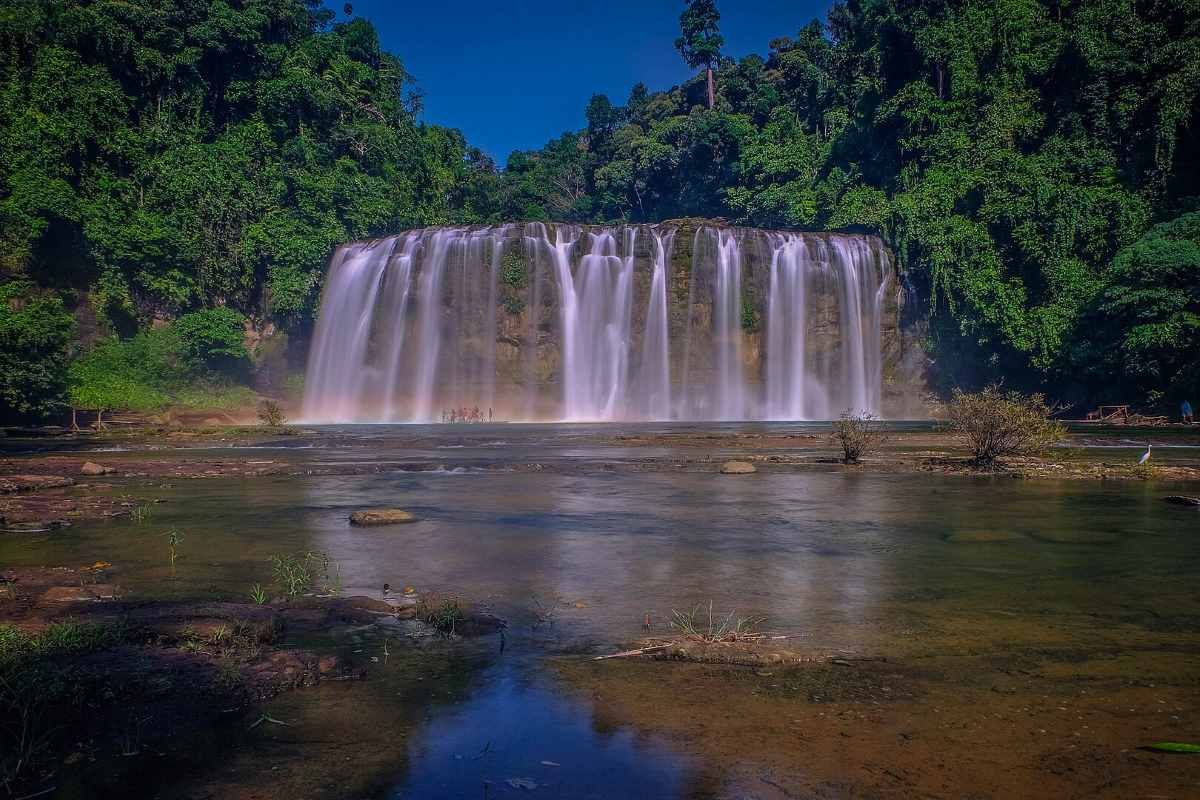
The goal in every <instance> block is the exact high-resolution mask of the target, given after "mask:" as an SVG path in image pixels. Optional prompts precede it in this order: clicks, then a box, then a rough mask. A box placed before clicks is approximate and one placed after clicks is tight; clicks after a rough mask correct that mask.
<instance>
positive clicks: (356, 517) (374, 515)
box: [350, 508, 417, 528]
mask: <svg viewBox="0 0 1200 800" xmlns="http://www.w3.org/2000/svg"><path fill="white" fill-rule="evenodd" d="M416 521H417V518H416V517H414V516H413V515H412V514H410V513H408V512H407V511H404V510H402V509H399V508H368V509H364V510H362V511H355V512H354V513H353V514H351V515H350V524H351V525H358V526H360V527H364V528H366V527H371V526H374V525H401V524H404V523H407V522H416Z"/></svg>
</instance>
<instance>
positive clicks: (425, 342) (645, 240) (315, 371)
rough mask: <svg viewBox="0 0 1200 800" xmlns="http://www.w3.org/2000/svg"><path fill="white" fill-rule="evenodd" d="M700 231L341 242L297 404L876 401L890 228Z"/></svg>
mask: <svg viewBox="0 0 1200 800" xmlns="http://www.w3.org/2000/svg"><path fill="white" fill-rule="evenodd" d="M690 228H691V226H685V225H674V224H664V225H654V226H649V225H640V226H633V225H626V226H612V227H584V226H566V225H553V224H545V223H527V224H524V225H520V224H511V225H502V226H493V227H475V228H465V227H447V228H429V229H422V230H416V231H409V232H406V233H403V234H400V235H397V236H394V237H389V238H386V239H382V240H376V241H370V242H356V243H351V244H348V245H345V246H344V247H342V248H339V250H338V252H337V253H335V254H334V257H333V259H332V260H331V262H330V270H329V276H328V278H327V280H326V286H325V290H324V295H323V298H322V303H321V311H320V316H319V317H318V321H317V326H316V329H315V332H314V338H313V343H312V347H311V350H310V355H309V368H308V372H307V375H306V389H305V396H304V409H303V417H304V419H305V420H307V421H309V422H394V421H413V422H432V421H437V420H438V419H441V418H443V416H445V415H446V414H447V413H453V414H455V415H456V416H461V414H462V413H464V412H465V413H467V414H468V415H469V416H472V417H474V416H475V415H478V417H479V418H486V417H488V415H489V414H494V416H495V417H496V418H498V419H508V420H519V419H561V420H570V421H592V420H599V421H603V420H639V419H644V420H670V419H693V420H705V419H713V420H742V419H780V420H789V419H820V418H829V417H834V416H837V415H838V414H839V413H841V412H843V411H846V410H853V411H866V412H871V413H875V414H879V413H880V412H881V411H882V408H881V401H882V392H881V386H882V380H883V364H884V359H883V350H884V334H885V329H887V330H889V331H891V330H894V328H895V325H896V321H895V318H896V314H897V312H896V302H895V301H896V296H897V295H896V290H895V288H894V287H895V285H896V282H895V281H894V279H893V269H892V266H891V258H890V255H889V254H888V252H887V250H886V249H885V248H884V247H883V246H882V244H881V243H880V242H879V240H878V239H874V238H871V237H864V236H851V235H838V234H804V233H784V232H769V231H759V230H754V229H748V228H725V227H720V226H716V225H701V226H699V227H696V228H695V230H694V232H693V231H692V230H690ZM681 229H687V234H688V235H687V237H686V238H685V239H683V240H681V241H682V244H680V245H677V234H678V233H679V231H680V230H681ZM689 245H690V252H687V250H688V247H689ZM679 247H682V248H683V252H682V253H680V252H677V251H678V248H679ZM689 259H690V270H689V269H688V266H687V265H688V260H689ZM685 284H686V285H685ZM685 303H686V304H685Z"/></svg>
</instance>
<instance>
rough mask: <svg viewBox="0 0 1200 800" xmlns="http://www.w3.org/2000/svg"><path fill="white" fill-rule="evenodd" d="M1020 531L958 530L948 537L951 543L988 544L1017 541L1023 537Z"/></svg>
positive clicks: (947, 539)
mask: <svg viewBox="0 0 1200 800" xmlns="http://www.w3.org/2000/svg"><path fill="white" fill-rule="evenodd" d="M1023 538H1025V537H1023V536H1021V535H1020V534H1019V533H1008V532H1007V531H958V532H957V533H952V534H950V535H949V536H947V537H946V541H947V542H950V543H951V544H986V543H989V542H1015V541H1019V540H1020V539H1023Z"/></svg>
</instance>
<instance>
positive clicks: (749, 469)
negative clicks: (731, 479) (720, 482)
mask: <svg viewBox="0 0 1200 800" xmlns="http://www.w3.org/2000/svg"><path fill="white" fill-rule="evenodd" d="M755 472H758V469H757V468H756V467H755V466H754V465H753V464H751V463H750V462H749V461H726V462H725V463H724V464H722V465H721V474H722V475H752V474H753V473H755Z"/></svg>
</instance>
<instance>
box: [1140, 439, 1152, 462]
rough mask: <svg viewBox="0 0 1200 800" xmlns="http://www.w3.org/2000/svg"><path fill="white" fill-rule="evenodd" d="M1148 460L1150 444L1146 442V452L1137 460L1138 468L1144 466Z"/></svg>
mask: <svg viewBox="0 0 1200 800" xmlns="http://www.w3.org/2000/svg"><path fill="white" fill-rule="evenodd" d="M1149 460H1150V443H1149V442H1146V452H1145V453H1144V454H1143V455H1142V457H1141V458H1140V459H1138V466H1139V467H1140V466H1141V465H1142V464H1145V463H1146V462H1147V461H1149Z"/></svg>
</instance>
